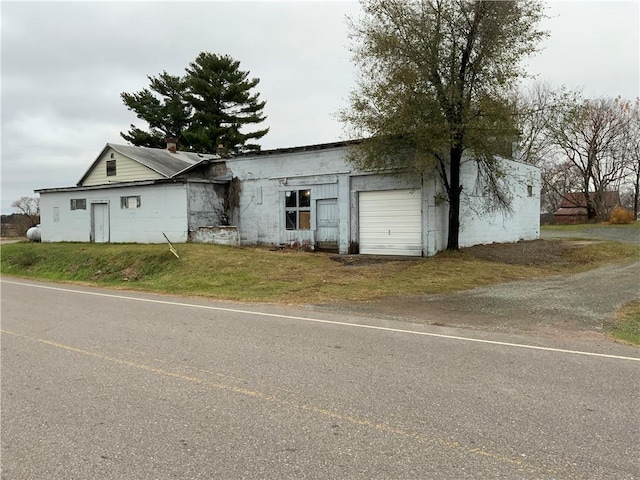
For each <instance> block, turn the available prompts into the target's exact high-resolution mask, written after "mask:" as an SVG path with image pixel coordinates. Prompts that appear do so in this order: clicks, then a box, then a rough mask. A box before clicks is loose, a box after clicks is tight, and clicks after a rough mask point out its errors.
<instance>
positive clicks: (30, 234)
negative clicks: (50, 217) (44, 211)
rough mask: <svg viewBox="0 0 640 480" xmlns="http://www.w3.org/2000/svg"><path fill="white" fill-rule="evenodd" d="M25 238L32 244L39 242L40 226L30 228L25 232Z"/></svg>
mask: <svg viewBox="0 0 640 480" xmlns="http://www.w3.org/2000/svg"><path fill="white" fill-rule="evenodd" d="M27 238H28V239H29V240H31V241H32V242H39V241H40V225H36V226H35V227H31V228H30V229H29V230H27Z"/></svg>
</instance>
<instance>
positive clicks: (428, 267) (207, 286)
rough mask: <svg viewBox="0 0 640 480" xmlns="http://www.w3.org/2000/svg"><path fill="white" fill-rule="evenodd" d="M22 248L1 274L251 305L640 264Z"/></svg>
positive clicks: (570, 257) (573, 254)
mask: <svg viewBox="0 0 640 480" xmlns="http://www.w3.org/2000/svg"><path fill="white" fill-rule="evenodd" d="M176 248H177V250H178V252H179V254H180V258H176V257H174V256H173V254H172V253H171V252H170V251H169V250H168V247H167V246H166V245H142V244H91V243H43V244H40V243H28V242H22V243H16V244H7V245H3V246H2V248H1V250H0V257H1V263H0V267H1V270H0V271H1V273H2V274H7V275H15V276H20V277H24V278H32V279H41V280H51V281H58V282H72V283H80V284H88V285H97V286H108V287H115V288H126V289H132V290H145V291H152V292H161V293H171V294H178V295H188V296H202V297H208V298H216V299H225V300H237V301H248V302H277V303H286V304H310V303H326V302H332V301H344V300H372V299H378V298H383V297H386V296H391V295H399V294H403V295H412V294H435V293H447V292H453V291H459V290H465V289H470V288H474V287H477V286H481V285H490V284H495V283H501V282H508V281H512V280H520V279H526V278H534V277H540V276H546V275H552V274H558V273H568V272H573V271H581V270H585V269H588V268H594V267H596V266H598V265H601V264H603V263H607V262H616V261H620V260H622V259H625V258H629V257H635V258H638V257H639V252H640V249H639V248H638V247H635V246H632V245H629V244H622V243H618V242H599V243H596V244H588V245H585V246H581V247H575V248H570V249H568V250H567V251H566V253H564V254H563V258H562V259H561V260H562V261H558V262H553V263H548V264H545V265H542V266H539V265H538V266H531V265H513V264H507V263H501V262H496V261H488V260H480V259H478V258H475V257H473V256H471V255H470V254H469V253H465V252H443V253H441V254H439V255H436V256H435V257H430V258H420V259H416V260H414V261H386V262H383V263H375V264H373V263H372V264H366V265H360V266H353V265H343V264H341V263H339V262H336V261H333V260H331V259H330V256H329V255H326V254H322V253H305V252H297V251H287V250H285V251H271V250H268V249H261V248H237V247H225V246H219V245H203V244H181V245H177V246H176Z"/></svg>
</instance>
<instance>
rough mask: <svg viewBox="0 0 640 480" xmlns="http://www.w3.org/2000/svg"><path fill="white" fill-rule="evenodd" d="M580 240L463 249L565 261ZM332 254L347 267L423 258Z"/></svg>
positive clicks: (512, 259)
mask: <svg viewBox="0 0 640 480" xmlns="http://www.w3.org/2000/svg"><path fill="white" fill-rule="evenodd" d="M580 243H584V242H568V241H561V240H533V241H527V242H518V243H493V244H490V245H476V246H474V247H468V248H462V249H460V251H461V252H463V253H465V254H467V255H470V256H472V257H474V258H477V259H479V260H487V261H490V262H497V263H505V264H509V265H530V266H543V265H554V264H555V265H565V264H568V263H569V261H568V259H567V256H566V255H565V253H566V251H567V250H569V249H571V248H574V247H576V246H578V245H579V244H580ZM329 258H330V259H331V260H333V261H335V262H339V263H341V264H342V265H344V266H348V267H361V266H366V265H376V264H380V263H389V262H411V261H414V262H415V261H420V260H423V258H421V257H398V256H393V255H331V256H330V257H329Z"/></svg>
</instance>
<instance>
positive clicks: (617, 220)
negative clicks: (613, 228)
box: [609, 205, 635, 225]
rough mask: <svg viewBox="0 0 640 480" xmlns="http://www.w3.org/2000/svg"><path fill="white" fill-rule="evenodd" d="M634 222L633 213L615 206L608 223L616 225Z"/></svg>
mask: <svg viewBox="0 0 640 480" xmlns="http://www.w3.org/2000/svg"><path fill="white" fill-rule="evenodd" d="M634 220H635V219H634V218H633V213H632V212H630V211H629V210H627V209H626V208H624V207H621V206H620V205H617V206H616V207H615V208H614V209H613V210H612V211H611V215H609V223H613V224H616V225H620V224H627V223H631V222H633V221H634Z"/></svg>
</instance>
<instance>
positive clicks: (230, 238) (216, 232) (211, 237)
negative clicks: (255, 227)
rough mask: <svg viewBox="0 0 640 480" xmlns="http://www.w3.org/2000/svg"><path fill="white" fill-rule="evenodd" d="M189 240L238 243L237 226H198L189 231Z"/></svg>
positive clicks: (224, 243)
mask: <svg viewBox="0 0 640 480" xmlns="http://www.w3.org/2000/svg"><path fill="white" fill-rule="evenodd" d="M189 241H190V242H193V243H214V244H216V245H239V243H240V241H239V234H238V227H233V226H216V227H199V228H197V229H195V230H190V231H189Z"/></svg>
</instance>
